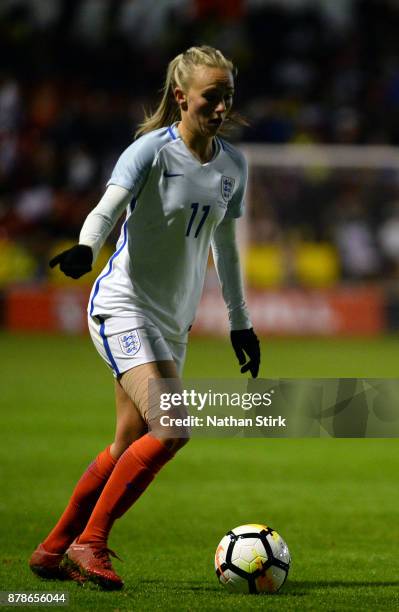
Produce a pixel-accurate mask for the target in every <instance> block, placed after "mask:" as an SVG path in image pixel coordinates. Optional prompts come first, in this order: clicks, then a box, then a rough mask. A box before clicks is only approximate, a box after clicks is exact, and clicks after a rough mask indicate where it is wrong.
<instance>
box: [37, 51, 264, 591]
mask: <svg viewBox="0 0 399 612" xmlns="http://www.w3.org/2000/svg"><path fill="white" fill-rule="evenodd" d="M233 74H234V68H233V65H232V63H231V62H230V61H229V60H227V59H226V58H225V57H224V56H223V55H222V53H221V52H220V51H218V50H216V49H213V48H211V47H207V46H203V47H192V48H190V49H188V50H187V51H186V52H185V53H182V54H180V55H178V56H177V57H176V58H175V59H173V60H172V61H171V62H170V64H169V67H168V71H167V76H166V81H165V85H164V93H163V98H162V101H161V103H160V105H159V107H158V109H157V110H156V112H155V113H154V114H153V115H152V116H150V117H146V119H145V121H144V123H143V124H142V125H141V127H140V129H139V132H138V134H139V135H140V137H139V138H137V139H136V140H135V142H134V143H133V144H132V145H130V146H129V147H128V148H127V149H126V150H125V152H124V153H123V154H122V155H121V157H120V158H119V160H118V162H117V164H116V166H115V169H114V171H113V173H112V176H111V178H110V180H109V182H108V185H107V190H106V192H105V194H104V196H103V198H102V199H101V200H100V202H99V204H98V205H97V206H96V208H94V210H93V211H92V212H91V213H90V214H89V215H88V217H87V219H86V221H85V222H84V224H83V227H82V230H81V233H80V237H79V244H77V245H75V246H74V247H72V248H71V249H69V250H67V251H64V252H63V253H61V254H59V255H57V256H56V257H55V258H54V259H53V260H52V261H51V262H50V265H51V266H52V267H54V266H55V265H57V264H59V266H60V268H61V270H62V271H63V272H64V273H65V274H66V275H67V276H71V277H72V278H79V277H80V276H82V275H83V274H85V273H86V272H89V271H90V270H91V265H92V262H93V260H94V259H95V258H96V256H97V254H98V252H99V250H100V249H101V247H102V245H103V244H104V242H105V240H106V238H107V236H108V235H109V233H110V232H111V230H112V228H113V227H114V225H115V223H116V222H117V220H118V219H119V217H120V216H121V214H122V213H124V212H125V213H126V220H125V222H124V224H123V227H122V230H121V235H120V238H119V241H118V243H117V248H116V251H115V253H114V254H113V255H112V257H111V258H110V260H109V262H108V264H107V266H106V267H105V268H104V270H103V271H102V273H101V274H100V276H99V277H98V278H97V280H96V282H95V284H94V287H93V290H92V292H91V296H90V302H89V307H88V319H89V330H90V333H91V336H92V339H93V342H94V344H95V346H96V348H97V350H98V352H99V353H100V355H101V356H102V357H103V359H104V360H105V362H106V363H107V364H108V366H109V367H110V368H111V369H112V370H113V373H114V376H115V393H116V433H115V439H114V442H113V443H112V444H111V445H110V446H108V447H107V448H106V449H105V450H103V451H102V452H101V453H100V454H99V455H98V457H97V458H96V459H95V460H94V461H93V463H92V464H91V465H90V466H89V467H88V469H87V470H86V472H85V473H84V474H83V476H82V477H81V479H80V480H79V482H78V484H77V486H76V488H75V490H74V492H73V494H72V497H71V499H70V501H69V504H68V506H67V508H66V510H65V511H64V513H63V515H62V516H61V518H60V520H59V521H58V523H57V524H56V526H55V527H54V529H53V530H52V531H51V532H50V534H49V535H48V536H47V538H46V539H45V540H44V541H43V543H41V544H40V545H39V546H38V548H37V549H36V550H35V551H34V553H33V555H32V557H31V560H30V567H31V569H32V570H33V571H34V572H35V573H37V574H39V575H40V576H44V577H53V578H54V577H60V578H62V577H63V578H66V577H69V578H73V579H75V580H78V581H83V580H85V579H89V580H92V581H94V582H97V583H98V584H100V586H102V587H103V588H106V589H119V588H122V586H123V582H122V580H121V578H120V577H119V576H118V575H117V574H116V573H115V572H114V570H113V568H112V565H111V562H110V557H109V555H110V554H111V555H114V553H112V551H110V550H109V549H108V547H107V540H108V535H109V532H110V529H111V527H112V525H113V523H114V521H115V519H116V518H119V517H121V516H122V515H123V514H124V513H125V512H126V511H127V510H128V509H129V508H130V506H132V504H133V503H134V502H135V501H136V500H137V498H138V497H139V496H140V495H141V494H142V493H143V492H144V490H145V489H146V488H147V487H148V485H149V484H150V482H151V481H152V480H153V478H154V476H155V475H156V473H157V472H158V471H159V470H160V469H161V468H162V467H163V466H164V465H165V463H166V462H167V461H169V460H170V459H171V458H172V457H173V456H174V454H175V453H176V452H177V450H179V449H180V448H181V447H182V446H183V445H184V444H185V443H186V442H187V438H186V437H183V436H181V437H179V436H177V437H174V436H172V435H171V434H170V432H168V431H165V432H164V433H162V431H160V430H157V432H156V433H154V431H150V432H149V431H148V429H150V430H151V419H152V415H153V414H154V413H156V412H157V406H156V405H153V404H154V399H153V397H152V395H151V394H150V393H148V388H147V387H148V380H149V379H150V378H152V379H166V378H168V379H176V378H178V377H179V375H180V374H181V372H182V367H183V362H184V357H185V352H186V343H187V334H188V331H189V329H190V327H191V324H192V322H193V319H194V316H195V311H196V308H197V305H198V302H199V299H200V296H201V292H202V287H203V282H204V276H205V272H206V267H207V260H208V252H209V247H210V245H212V250H213V256H214V261H215V265H216V269H217V272H218V276H219V279H220V283H221V287H222V292H223V297H224V300H225V303H226V305H227V309H228V314H229V319H230V326H231V341H232V344H233V348H234V350H235V353H236V355H237V358H238V360H239V363H240V365H241V366H242V367H241V372H246V371H250V372H251V374H252V376H253V377H256V376H257V374H258V369H259V362H260V352H259V342H258V339H257V337H256V335H255V333H254V331H253V329H252V325H251V322H250V319H249V316H248V312H247V309H246V305H245V301H244V297H243V289H242V280H241V275H240V268H239V258H238V253H237V248H236V243H235V219H236V218H237V217H239V216H240V215H241V214H242V208H243V198H244V192H245V187H246V181H247V168H246V163H245V160H244V158H243V156H242V155H241V154H240V153H239V152H238V151H237V150H236V149H235V148H233V147H232V146H231V145H230V144H228V143H227V142H226V141H225V140H224V139H222V138H220V137H218V136H217V133H218V132H219V130H220V128H221V127H222V126H223V125H224V124H226V123H227V122H229V121H231V120H234V116H233V115H232V114H231V107H232V99H233V91H234V79H233ZM158 408H159V406H158Z"/></svg>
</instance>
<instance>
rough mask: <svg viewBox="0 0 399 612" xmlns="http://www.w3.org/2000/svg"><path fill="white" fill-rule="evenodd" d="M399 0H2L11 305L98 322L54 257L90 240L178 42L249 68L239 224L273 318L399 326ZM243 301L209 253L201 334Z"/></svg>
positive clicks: (0, 311) (84, 284)
mask: <svg viewBox="0 0 399 612" xmlns="http://www.w3.org/2000/svg"><path fill="white" fill-rule="evenodd" d="M398 28H399V2H398V1H397V0H340V1H339V2H325V1H323V0H278V1H273V0H162V1H158V0H120V1H118V2H111V1H106V0H80V1H76V2H70V1H68V0H2V2H1V3H0V52H1V57H2V65H1V69H0V176H1V181H0V183H1V187H0V250H1V260H0V296H1V299H0V304H1V306H0V320H1V325H2V327H3V328H5V329H8V330H11V331H18V330H20V331H27V330H38V331H61V332H67V333H82V332H83V331H84V330H85V329H86V320H85V307H86V301H87V295H88V291H89V289H90V286H91V284H92V282H93V280H94V278H95V276H96V274H98V272H99V270H100V269H101V268H102V266H103V265H104V264H105V262H106V261H107V259H108V257H109V255H110V254H111V253H112V251H113V245H114V244H115V240H116V238H117V234H118V228H116V229H115V231H114V232H113V234H112V236H110V239H109V241H108V245H107V247H106V248H105V249H104V250H103V252H102V254H101V256H100V259H99V261H98V263H97V265H96V269H95V270H94V271H93V273H92V274H91V275H90V276H85V277H84V278H82V279H81V280H80V281H78V282H76V281H69V280H68V279H66V278H65V277H64V276H63V275H61V274H60V273H59V272H58V271H50V270H49V268H48V263H47V262H48V260H49V258H50V257H51V256H52V255H53V254H54V253H57V252H59V251H60V250H61V249H64V248H66V247H67V246H68V245H69V244H72V243H74V242H75V241H76V239H77V236H78V233H79V229H80V226H81V224H82V221H83V219H84V218H85V216H86V215H87V213H88V212H89V210H90V209H91V208H92V207H93V206H94V205H95V204H96V203H97V201H98V200H99V198H100V197H101V195H102V193H103V190H104V185H105V183H106V181H107V178H108V177H109V174H110V171H111V169H112V167H113V164H114V163H115V161H116V159H117V158H118V156H119V154H120V153H121V151H122V150H123V149H124V148H125V147H126V146H127V145H129V143H130V142H131V141H132V139H133V134H134V131H135V128H136V126H137V124H138V122H140V120H141V119H142V115H143V110H142V109H143V107H145V108H147V109H149V108H151V107H154V105H155V103H156V102H157V99H158V96H159V89H160V87H161V85H162V83H163V78H164V71H165V67H166V64H167V61H169V59H170V58H172V57H173V56H174V55H175V54H177V53H179V52H180V51H181V50H182V49H184V48H186V47H188V46H190V45H192V44H202V43H207V44H211V45H215V46H217V47H219V48H221V49H222V50H223V51H224V52H225V53H226V54H227V55H228V56H230V57H232V58H233V59H234V61H235V63H236V64H237V66H238V70H239V76H238V81H237V94H236V102H235V105H236V108H237V109H238V110H240V111H241V112H242V114H243V115H244V116H246V117H247V118H248V119H249V122H250V127H248V128H243V129H241V131H240V132H237V133H235V134H234V140H235V142H236V143H237V144H239V146H241V147H242V149H243V150H244V151H245V153H246V154H247V157H248V160H249V163H250V185H249V191H248V199H247V200H248V206H247V214H246V218H245V221H243V222H241V229H240V237H241V242H242V248H243V254H244V255H243V265H244V268H245V278H246V281H247V284H248V295H249V302H250V308H251V312H252V315H253V321H254V326H255V327H256V329H257V330H258V331H259V332H260V333H261V334H267V335H270V334H276V335H288V336H292V335H300V336H306V335H316V336H354V335H357V336H376V335H377V336H378V335H380V334H385V333H387V332H397V330H398V329H399V286H398V279H399V155H398V153H397V149H396V147H397V145H398V143H399V53H398V47H397V32H398ZM226 323H227V322H226V314H225V309H224V307H223V305H222V302H221V298H220V292H219V289H218V284H217V279H216V278H215V273H214V271H213V270H212V267H211V264H210V270H209V274H208V278H207V283H206V290H205V293H204V299H203V301H202V305H201V309H200V312H199V314H198V317H197V321H196V324H195V326H194V330H193V332H195V333H197V334H205V335H212V334H219V333H221V331H222V332H223V330H225V329H226Z"/></svg>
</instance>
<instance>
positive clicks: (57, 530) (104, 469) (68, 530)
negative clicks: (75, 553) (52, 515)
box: [43, 446, 117, 553]
mask: <svg viewBox="0 0 399 612" xmlns="http://www.w3.org/2000/svg"><path fill="white" fill-rule="evenodd" d="M116 462H117V459H114V458H113V457H112V455H111V452H110V446H108V447H107V448H106V449H105V450H103V451H102V452H101V453H100V454H99V455H98V456H97V457H96V459H95V460H94V461H93V463H91V464H90V465H89V467H88V468H87V470H86V471H85V472H84V474H83V475H82V476H81V478H80V480H79V482H78V484H77V485H76V487H75V490H74V492H73V493H72V497H71V499H70V500H69V503H68V505H67V507H66V508H65V510H64V513H63V514H62V516H61V518H60V520H59V521H58V523H57V524H56V526H55V527H54V529H53V530H52V531H51V532H50V534H49V535H48V536H47V538H46V539H45V540H44V542H43V546H44V548H45V549H46V550H47V551H48V552H52V553H62V552H64V551H65V550H66V549H67V548H68V546H69V545H70V544H71V542H73V540H74V539H75V538H76V537H77V536H78V535H79V534H80V533H82V530H83V529H84V527H85V525H86V523H87V521H88V519H89V517H90V514H91V513H92V510H93V508H94V506H95V504H96V502H97V499H98V498H99V496H100V493H101V491H102V490H103V488H104V485H105V483H106V482H107V480H108V478H109V476H110V474H111V473H112V470H113V469H114V466H115V464H116Z"/></svg>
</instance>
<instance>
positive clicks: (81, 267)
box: [49, 244, 93, 278]
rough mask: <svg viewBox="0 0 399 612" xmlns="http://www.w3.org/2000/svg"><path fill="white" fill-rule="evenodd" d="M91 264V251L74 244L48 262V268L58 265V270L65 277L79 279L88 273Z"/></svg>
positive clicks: (83, 245)
mask: <svg viewBox="0 0 399 612" xmlns="http://www.w3.org/2000/svg"><path fill="white" fill-rule="evenodd" d="M92 263H93V251H92V250H91V247H89V246H87V245H85V244H75V246H73V247H72V248H71V249H67V250H66V251H63V252H62V253H60V254H59V255H56V256H55V257H53V259H52V260H51V261H50V262H49V266H50V268H54V266H56V265H57V264H60V270H61V271H62V272H63V273H64V274H65V276H71V277H72V278H80V277H81V276H83V274H86V272H90V270H91V264H92Z"/></svg>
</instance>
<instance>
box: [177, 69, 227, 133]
mask: <svg viewBox="0 0 399 612" xmlns="http://www.w3.org/2000/svg"><path fill="white" fill-rule="evenodd" d="M181 93H182V96H181V100H183V102H181V101H180V107H181V111H182V122H183V123H184V124H185V126H186V127H187V128H189V129H190V131H191V132H192V133H196V134H198V135H201V136H206V137H212V136H214V135H215V134H216V132H217V131H218V130H219V129H220V127H221V126H222V124H223V122H224V121H225V119H226V117H227V115H228V113H229V111H230V109H231V106H232V104H233V94H234V80H233V75H232V74H231V72H230V70H227V69H222V68H210V67H208V66H198V67H197V68H196V70H195V72H194V74H193V77H192V79H191V82H190V85H189V88H188V91H187V92H185V93H184V92H181ZM178 101H179V100H178Z"/></svg>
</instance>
